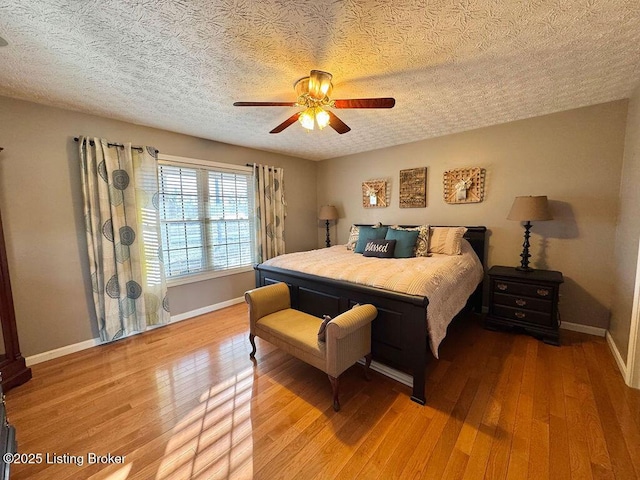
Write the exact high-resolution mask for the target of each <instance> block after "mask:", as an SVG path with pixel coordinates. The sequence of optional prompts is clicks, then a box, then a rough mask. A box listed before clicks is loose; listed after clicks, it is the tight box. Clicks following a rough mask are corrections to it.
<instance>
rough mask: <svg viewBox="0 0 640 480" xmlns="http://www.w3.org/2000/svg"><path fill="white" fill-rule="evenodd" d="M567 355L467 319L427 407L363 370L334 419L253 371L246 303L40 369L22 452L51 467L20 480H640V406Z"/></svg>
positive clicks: (17, 474) (604, 366)
mask: <svg viewBox="0 0 640 480" xmlns="http://www.w3.org/2000/svg"><path fill="white" fill-rule="evenodd" d="M561 341H562V346H561V347H553V346H549V345H545V344H544V343H541V342H539V341H537V340H535V339H533V338H531V337H528V336H524V335H515V334H510V333H504V332H490V331H486V330H484V329H482V327H481V318H480V317H478V316H475V315H472V314H467V315H465V316H463V317H461V318H459V319H457V320H456V321H455V322H454V323H453V324H452V325H451V327H450V329H449V334H448V336H447V338H446V339H445V341H444V343H443V344H442V346H441V350H440V359H439V360H436V359H433V358H431V359H430V360H429V362H428V364H427V366H426V369H425V375H426V376H427V405H426V406H424V407H423V406H420V405H417V404H416V403H413V402H411V401H410V400H409V395H410V390H409V388H408V387H405V386H403V385H400V384H398V383H396V382H394V381H393V380H390V379H388V378H386V377H383V376H381V375H379V374H376V373H373V374H372V376H373V380H372V381H370V382H366V381H365V380H364V378H363V375H362V371H361V368H360V366H358V365H356V366H354V367H352V368H351V369H350V370H348V371H347V372H346V373H345V374H344V379H343V381H342V389H343V391H342V394H341V403H342V410H341V411H340V412H338V413H335V412H334V411H333V409H332V407H331V387H330V385H329V381H328V379H327V377H326V375H324V374H323V373H322V372H320V371H318V370H315V369H314V368H312V367H310V366H308V365H306V364H304V363H302V362H300V361H298V360H296V359H295V358H293V357H291V356H289V355H287V354H285V353H283V352H281V351H280V350H278V349H276V348H275V347H273V346H271V345H269V344H268V343H266V342H264V341H261V340H260V339H257V344H258V353H257V356H256V360H257V361H256V364H255V365H254V363H252V362H251V361H250V359H249V355H248V354H249V351H250V346H249V342H248V339H247V310H246V306H245V305H244V304H241V305H236V306H233V307H229V308H227V309H224V310H220V311H218V312H214V313H211V314H208V315H203V316H201V317H198V318H194V319H191V320H187V321H184V322H180V323H178V324H175V325H170V326H168V327H164V328H160V329H157V330H154V331H150V332H147V333H145V334H142V335H137V336H135V337H132V338H129V339H126V340H123V341H120V342H117V343H115V344H112V345H106V346H101V347H96V348H92V349H89V350H85V351H82V352H78V353H76V354H73V355H68V356H66V357H62V358H59V359H55V360H52V361H49V362H46V363H42V364H39V365H35V366H33V368H32V370H33V379H32V380H31V381H30V382H28V383H27V384H25V385H22V386H20V387H18V388H15V389H14V390H11V391H10V392H8V393H7V397H6V401H7V411H8V417H9V420H10V422H11V423H12V424H13V425H15V427H16V429H17V437H18V443H19V452H21V453H31V454H37V453H40V454H42V455H43V457H42V460H43V461H42V463H39V464H31V465H20V464H14V465H13V466H12V476H11V478H12V479H14V480H19V479H34V480H35V479H85V478H91V479H111V480H124V479H171V480H174V479H190V478H194V479H217V478H237V479H249V478H256V479H269V480H271V479H279V478H281V479H293V478H295V479H298V478H299V479H305V480H310V479H331V478H340V479H351V478H358V479H384V480H387V479H392V478H402V479H409V478H429V479H439V478H446V479H482V478H488V479H519V480H521V479H536V480H538V479H590V478H594V479H597V478H603V479H632V478H640V391H637V390H632V389H630V388H628V387H626V386H625V385H624V382H623V380H622V377H621V375H620V373H619V371H618V369H617V367H616V365H615V361H614V359H613V357H612V355H611V353H610V351H609V349H608V346H607V344H606V342H605V340H604V339H602V338H597V337H593V336H588V335H584V334H578V333H574V332H568V331H562V332H561ZM90 453H93V454H96V455H100V456H104V455H108V454H111V455H122V456H125V458H124V463H121V464H116V463H112V464H104V463H90V462H89V461H88V459H89V458H88V455H89V454H90ZM47 454H49V458H47V457H46V455H47ZM53 455H56V456H57V460H58V461H59V463H52V456H53ZM65 462H66V463H65Z"/></svg>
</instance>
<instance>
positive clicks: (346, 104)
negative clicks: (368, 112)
mask: <svg viewBox="0 0 640 480" xmlns="http://www.w3.org/2000/svg"><path fill="white" fill-rule="evenodd" d="M395 104H396V99H395V98H390V97H387V98H352V99H348V100H334V105H333V106H334V107H335V108H393V106H394V105H395Z"/></svg>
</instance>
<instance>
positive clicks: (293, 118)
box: [269, 112, 300, 133]
mask: <svg viewBox="0 0 640 480" xmlns="http://www.w3.org/2000/svg"><path fill="white" fill-rule="evenodd" d="M299 116H300V112H296V113H294V114H293V115H291V116H290V117H289V118H287V119H286V120H285V121H284V122H282V123H281V124H280V125H278V126H277V127H276V128H274V129H273V130H271V131H270V132H269V133H280V132H281V131H283V130H284V129H285V128H287V127H290V126H291V125H293V124H294V123H296V120H298V117H299Z"/></svg>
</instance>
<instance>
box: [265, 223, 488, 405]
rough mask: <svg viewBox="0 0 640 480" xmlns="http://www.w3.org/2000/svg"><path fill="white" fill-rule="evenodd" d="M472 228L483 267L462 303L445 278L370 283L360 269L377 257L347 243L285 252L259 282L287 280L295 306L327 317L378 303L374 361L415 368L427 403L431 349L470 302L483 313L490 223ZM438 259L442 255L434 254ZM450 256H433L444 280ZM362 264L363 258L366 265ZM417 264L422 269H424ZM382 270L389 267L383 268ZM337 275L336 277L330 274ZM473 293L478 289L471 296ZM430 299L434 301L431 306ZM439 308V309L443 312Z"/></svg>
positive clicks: (416, 395)
mask: <svg viewBox="0 0 640 480" xmlns="http://www.w3.org/2000/svg"><path fill="white" fill-rule="evenodd" d="M358 226H365V225H358ZM403 227H407V226H403ZM409 227H410V226H409ZM466 228H467V231H466V233H465V235H464V239H465V240H466V242H464V245H465V247H464V248H465V249H467V251H468V252H471V251H472V252H473V253H472V254H471V255H472V256H473V257H474V258H475V260H474V261H475V262H477V263H478V264H479V266H478V267H474V268H476V271H475V273H474V275H475V276H476V280H477V281H476V283H475V284H474V285H475V287H472V288H471V289H469V286H466V287H465V288H466V289H467V293H466V295H468V297H466V298H465V299H463V300H462V304H461V305H458V304H456V305H450V303H456V302H449V297H448V293H447V294H446V295H442V294H441V292H440V291H439V290H438V288H439V287H438V282H439V281H440V280H438V281H436V282H435V283H434V284H433V285H431V287H430V288H431V290H429V288H426V289H423V288H422V287H421V286H419V285H418V286H416V285H415V282H413V283H412V282H411V281H405V280H406V279H405V278H400V279H395V280H394V281H393V282H392V281H391V280H387V277H386V276H384V275H383V278H382V279H380V278H378V279H374V280H373V281H369V277H370V276H369V275H366V274H364V275H363V274H362V273H360V272H366V270H365V269H366V268H371V267H370V266H367V265H368V264H369V263H370V261H371V259H363V258H362V255H358V254H355V253H353V252H346V251H345V249H346V247H345V246H343V245H339V246H335V247H330V248H328V249H320V250H313V251H311V252H297V253H291V254H285V255H281V256H279V257H276V258H274V259H271V260H268V261H266V262H264V263H262V264H258V265H256V266H255V272H256V286H263V285H269V284H272V283H277V282H285V283H287V284H288V285H289V288H290V292H291V304H292V307H293V308H296V309H298V310H301V311H303V312H306V313H309V314H311V315H315V316H319V317H321V316H322V315H330V316H336V315H338V314H340V313H342V312H344V311H346V310H348V309H350V308H351V307H353V306H354V305H355V304H357V303H371V304H373V305H375V306H376V307H377V308H378V316H377V318H376V319H375V320H374V322H373V324H372V355H373V359H374V361H375V362H376V363H377V364H379V365H383V366H388V367H391V368H392V369H398V370H400V371H406V372H409V375H410V377H409V378H410V384H411V386H412V395H411V399H412V400H414V401H415V402H417V403H420V404H422V405H424V404H425V403H426V395H425V375H424V372H425V366H426V362H427V355H428V354H429V350H430V351H431V353H432V354H433V355H434V356H435V357H436V358H437V356H438V345H439V343H440V341H441V340H442V338H444V334H445V333H446V326H447V325H448V323H449V322H450V321H451V320H452V319H453V317H454V316H455V314H456V313H457V312H458V311H459V310H460V309H461V308H462V307H464V306H465V304H466V305H467V306H468V307H470V308H473V309H474V310H475V311H477V312H480V311H481V308H482V277H483V265H484V258H485V237H486V227H482V226H480V227H466ZM467 242H468V243H467ZM468 252H467V253H468ZM474 254H475V255H474ZM314 257H315V258H314ZM433 257H441V256H438V255H434V256H433ZM459 257H462V255H461V256H459ZM318 258H323V259H324V262H325V263H324V264H322V267H321V268H318V266H317V260H318ZM429 258H431V257H429ZM341 259H347V261H348V263H347V264H345V265H349V267H348V268H343V269H340V268H339V267H338V265H339V262H340V261H342V260H341ZM375 260H381V261H382V262H389V260H392V261H395V260H400V261H401V262H404V263H398V264H397V266H396V265H394V267H393V268H394V269H395V270H397V271H401V270H408V269H410V268H414V264H415V263H416V262H417V260H416V259H413V260H411V259H374V261H375ZM445 260H446V259H442V258H434V259H432V260H429V262H431V263H432V264H436V268H435V270H434V271H435V272H436V274H435V276H436V277H438V278H440V277H443V275H442V273H443V272H444V270H443V268H444V267H443V266H441V264H442V265H444V263H442V262H445ZM455 260H458V259H454V261H453V263H454V264H456V265H457V264H458V263H459V262H456V261H455ZM357 262H361V264H360V263H357ZM412 262H413V263H412ZM438 262H441V263H438ZM314 265H315V267H314ZM380 265H384V266H385V268H387V266H388V265H392V264H389V263H380ZM415 268H417V269H418V270H419V269H420V268H422V267H421V266H417V267H415ZM429 268H431V267H429ZM452 268H459V267H457V266H456V267H452ZM464 268H466V267H464ZM478 268H479V273H478V271H477V269H478ZM387 269H388V268H387ZM447 269H448V267H447ZM343 270H344V271H343ZM347 270H351V271H352V273H351V274H348V272H347ZM379 270H383V268H380V269H379ZM350 275H351V276H350ZM359 275H360V276H359ZM331 276H333V277H334V278H330V277H331ZM444 276H446V275H444ZM454 276H455V275H454ZM347 278H351V279H355V281H357V282H358V283H354V281H347V280H345V279H347ZM474 281H475V280H474ZM448 282H449V283H451V284H452V285H453V283H455V282H453V283H452V281H451V280H450V279H449V280H448ZM366 283H369V284H366ZM392 283H393V286H394V287H395V286H396V285H398V284H402V286H401V288H400V289H399V290H400V291H394V290H392V289H391V287H390V285H391V284H392ZM418 283H422V282H418ZM432 283H433V282H432ZM445 283H446V282H445ZM447 288H448V287H447ZM442 291H444V288H442ZM405 292H409V293H405ZM469 292H472V293H470V295H469ZM442 297H444V298H442ZM429 298H431V299H432V302H431V303H432V305H431V307H430V301H429ZM458 303H459V302H458ZM436 306H437V307H438V311H437V312H436V310H435V307H436ZM430 310H432V312H430ZM442 310H444V312H443V311H442ZM447 310H448V311H447ZM432 313H433V315H432ZM436 313H437V315H438V316H440V317H444V318H443V319H441V320H440V321H439V322H438V325H436V326H435V327H433V326H432V325H431V317H435V316H436ZM448 317H450V318H448ZM443 322H444V324H443ZM432 327H433V328H432ZM383 373H386V372H383ZM391 376H392V377H393V375H391ZM398 379H399V378H398Z"/></svg>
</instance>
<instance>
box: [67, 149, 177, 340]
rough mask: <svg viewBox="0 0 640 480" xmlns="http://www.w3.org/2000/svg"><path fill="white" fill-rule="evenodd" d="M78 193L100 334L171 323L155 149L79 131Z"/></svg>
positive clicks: (111, 335) (116, 335) (116, 334)
mask: <svg viewBox="0 0 640 480" xmlns="http://www.w3.org/2000/svg"><path fill="white" fill-rule="evenodd" d="M79 144H80V147H79V148H80V160H81V163H82V172H81V173H82V192H83V194H84V216H85V224H86V230H87V244H88V247H89V266H90V270H91V282H92V288H93V299H94V303H95V309H96V316H97V319H98V328H99V330H100V339H101V340H102V341H103V342H110V341H113V340H117V339H119V338H122V337H125V336H127V335H130V334H132V333H134V332H142V331H144V330H146V329H147V327H148V326H150V325H161V324H165V323H168V322H169V318H170V317H169V309H168V303H167V286H166V280H165V276H164V269H163V266H162V258H161V252H162V249H161V244H160V221H159V217H158V177H157V159H156V155H157V154H156V151H155V149H153V148H150V147H143V148H131V144H126V145H124V147H123V146H115V145H113V144H110V143H109V142H108V141H107V140H104V139H100V138H93V139H89V138H86V137H81V138H80V141H79Z"/></svg>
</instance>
